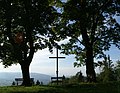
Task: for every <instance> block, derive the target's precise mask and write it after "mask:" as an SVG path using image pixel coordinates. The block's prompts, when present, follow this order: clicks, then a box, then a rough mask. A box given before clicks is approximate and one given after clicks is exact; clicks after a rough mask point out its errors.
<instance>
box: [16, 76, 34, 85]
mask: <svg viewBox="0 0 120 93" xmlns="http://www.w3.org/2000/svg"><path fill="white" fill-rule="evenodd" d="M15 81H16V85H17V86H18V85H19V83H20V82H22V81H23V78H15ZM30 82H31V83H32V84H34V78H30Z"/></svg>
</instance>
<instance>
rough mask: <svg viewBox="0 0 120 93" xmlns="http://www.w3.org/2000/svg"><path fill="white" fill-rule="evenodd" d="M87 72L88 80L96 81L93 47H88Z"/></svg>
mask: <svg viewBox="0 0 120 93" xmlns="http://www.w3.org/2000/svg"><path fill="white" fill-rule="evenodd" d="M86 74H87V82H96V74H95V70H94V59H93V49H92V47H89V48H87V49H86Z"/></svg>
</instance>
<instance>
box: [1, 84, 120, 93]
mask: <svg viewBox="0 0 120 93" xmlns="http://www.w3.org/2000/svg"><path fill="white" fill-rule="evenodd" d="M0 93H120V83H117V82H115V83H105V84H97V83H95V84H94V83H93V84H87V83H83V84H68V85H59V86H54V85H51V86H32V87H23V86H9V87H0Z"/></svg>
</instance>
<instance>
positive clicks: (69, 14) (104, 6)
mask: <svg viewBox="0 0 120 93" xmlns="http://www.w3.org/2000/svg"><path fill="white" fill-rule="evenodd" d="M119 8H120V1H119V0H75V1H74V0H67V2H65V3H63V6H62V8H61V10H63V11H62V12H61V16H60V18H59V21H58V22H56V23H57V24H56V27H54V31H56V33H57V34H58V38H60V39H66V38H67V39H69V41H68V42H67V43H66V44H63V45H62V49H63V53H64V54H66V55H69V54H74V55H75V58H76V60H77V61H79V63H78V62H77V63H75V65H77V66H78V65H79V66H80V65H81V63H83V64H85V65H86V74H87V81H88V82H95V81H96V74H95V70H94V58H101V57H103V56H104V51H107V50H109V48H110V46H111V45H112V44H114V45H115V46H116V47H118V48H119V49H120V24H119V23H117V21H116V19H115V16H119V15H120V11H119ZM68 37H69V38H68Z"/></svg>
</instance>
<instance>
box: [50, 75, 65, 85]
mask: <svg viewBox="0 0 120 93" xmlns="http://www.w3.org/2000/svg"><path fill="white" fill-rule="evenodd" d="M64 79H65V77H64V76H63V77H58V81H57V77H51V83H57V82H58V83H63V80H64Z"/></svg>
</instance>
